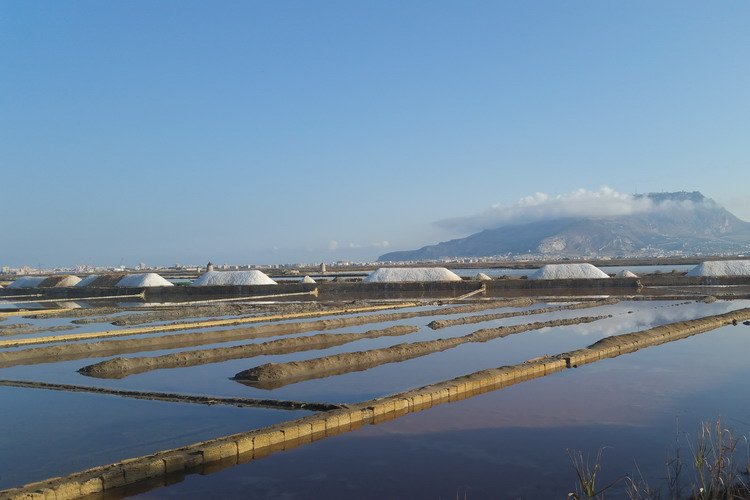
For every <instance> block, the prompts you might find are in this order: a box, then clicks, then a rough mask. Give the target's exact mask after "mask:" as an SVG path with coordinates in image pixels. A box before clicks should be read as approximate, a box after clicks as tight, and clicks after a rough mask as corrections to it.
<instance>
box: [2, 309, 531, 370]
mask: <svg viewBox="0 0 750 500" xmlns="http://www.w3.org/2000/svg"><path fill="white" fill-rule="evenodd" d="M531 303H533V302H532V301H530V300H529V299H520V300H501V301H489V302H479V303H476V304H467V305H463V306H451V307H440V308H435V309H427V310H424V311H409V312H397V313H385V314H372V315H365V316H346V317H341V318H331V319H323V320H315V321H306V322H298V323H278V324H269V325H258V326H252V327H246V328H236V329H232V330H212V331H206V332H197V333H179V334H171V335H161V336H158V337H146V338H133V339H120V340H103V341H99V342H86V343H68V344H60V345H53V346H47V347H32V348H29V349H19V350H15V351H0V367H8V366H16V365H24V364H38V363H54V362H57V361H69V360H73V359H82V358H90V357H102V356H114V355H117V354H127V353H132V352H143V351H158V350H161V349H175V348H182V347H194V346H199V345H206V344H215V343H219V342H230V341H236V340H248V339H255V338H263V337H275V336H278V335H293V334H297V333H306V332H312V331H322V330H333V329H336V328H345V327H347V326H359V325H366V324H371V323H383V322H386V321H397V320H401V319H409V318H416V317H422V316H435V315H443V314H463V313H467V312H472V311H481V310H485V309H493V308H498V307H520V306H526V305H529V304H531ZM391 307H393V306H391ZM130 331H132V329H131V330H130ZM11 344H12V342H11Z"/></svg>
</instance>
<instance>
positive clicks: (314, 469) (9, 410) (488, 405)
mask: <svg viewBox="0 0 750 500" xmlns="http://www.w3.org/2000/svg"><path fill="white" fill-rule="evenodd" d="M550 305H555V306H556V305H559V303H556V304H546V303H542V302H540V303H536V304H534V305H532V306H528V307H525V308H512V309H511V308H501V309H497V310H491V311H481V312H477V313H471V314H467V315H473V314H477V315H480V314H487V313H488V312H498V313H501V312H504V311H506V310H507V311H510V310H514V311H515V310H526V309H533V308H544V307H548V306H550ZM748 305H750V302H748V301H733V302H725V301H718V302H715V303H712V304H705V303H702V302H688V303H686V302H685V301H654V302H649V301H638V302H619V303H617V304H609V305H603V306H600V307H596V308H591V309H586V310H585V311H576V310H564V311H555V312H550V313H545V314H539V315H532V316H523V317H512V318H503V319H497V320H493V321H487V322H482V323H477V324H464V325H455V326H450V327H447V328H444V329H441V330H437V331H434V330H432V329H430V328H428V327H427V324H428V323H429V322H431V321H433V320H440V319H447V318H448V316H440V315H436V316H429V317H416V318H409V319H404V320H397V321H389V322H382V323H375V324H365V325H360V326H353V327H345V328H340V329H335V330H327V331H326V332H325V333H332V334H335V333H362V332H365V331H368V330H372V329H375V328H378V329H381V328H389V327H391V326H398V325H408V326H414V327H417V329H416V331H415V332H414V333H410V334H408V335H404V336H399V337H382V338H364V339H361V340H357V341H354V342H351V343H347V344H344V345H339V346H335V347H332V348H328V349H321V350H312V351H302V352H296V353H287V354H280V355H267V356H256V357H253V358H247V359H233V360H229V361H223V362H218V363H210V364H205V365H200V366H189V367H185V368H171V369H161V370H154V371H151V372H147V373H141V374H137V375H132V376H129V377H126V378H123V379H92V378H91V377H86V376H84V375H82V374H80V373H78V372H77V370H78V369H80V368H82V367H83V366H85V365H90V364H92V363H97V362H100V361H105V360H107V359H110V358H111V357H92V358H87V359H77V360H71V361H60V362H50V363H43V364H36V365H26V366H13V367H7V368H0V379H5V380H27V381H43V382H51V383H58V384H74V385H83V386H93V387H106V388H112V389H128V390H136V391H156V392H176V393H180V394H188V395H190V394H193V395H209V396H222V397H238V398H264V399H276V400H294V401H307V402H320V403H354V402H359V401H363V400H367V399H370V398H372V397H378V396H384V395H388V394H392V393H395V392H398V391H402V390H406V389H410V388H415V387H419V386H422V385H425V384H429V383H434V382H439V381H442V380H446V379H449V378H452V377H456V376H459V375H463V374H467V373H472V372H475V371H478V370H482V369H485V368H490V367H496V366H501V365H508V364H514V363H519V362H522V361H524V360H526V359H530V358H534V357H537V356H542V355H545V354H555V353H559V352H565V351H568V350H572V349H577V348H581V347H584V346H587V345H589V344H591V343H593V342H595V341H597V340H599V339H601V338H604V337H606V336H610V335H617V334H621V333H627V332H631V331H636V330H641V329H644V328H649V327H652V326H658V325H661V324H666V323H670V322H674V321H681V320H686V319H694V318H698V317H703V316H707V315H712V314H719V313H723V312H727V311H729V310H735V309H739V308H741V307H748ZM426 308H428V307H427V306H426V307H425V308H414V309H413V310H421V309H426ZM589 315H612V317H611V318H606V319H602V320H600V321H596V322H593V323H587V324H578V325H567V326H560V327H554V328H545V329H542V330H538V331H530V332H525V333H520V334H516V335H511V336H508V337H505V338H498V339H495V340H491V341H488V342H485V343H480V344H465V345H461V346H458V347H456V348H454V349H450V350H447V351H443V352H438V353H434V354H430V355H427V356H423V357H420V358H416V359H411V360H408V361H403V362H397V363H389V364H385V365H381V366H377V367H374V368H371V369H368V370H364V371H359V372H353V373H346V374H342V375H335V376H331V377H326V378H321V379H316V380H309V381H305V382H300V383H296V384H290V385H287V386H284V387H281V388H278V389H273V390H264V389H261V388H257V387H249V386H246V385H243V384H240V383H238V382H236V381H234V380H232V379H231V377H233V376H234V374H236V373H237V372H239V371H241V370H244V369H247V368H248V367H252V366H258V365H261V364H263V363H268V362H275V363H277V362H288V361H301V360H306V359H311V358H315V357H320V356H323V355H331V354H338V353H345V352H356V351H362V350H368V349H378V348H384V347H389V346H393V345H396V344H399V343H402V342H420V341H426V340H434V339H439V338H453V337H459V336H463V335H467V334H470V333H471V332H474V331H476V330H479V329H482V328H494V327H499V326H510V325H522V324H526V323H529V322H532V321H551V320H556V319H564V318H576V317H580V316H589ZM72 319H74V318H48V319H27V318H23V317H18V318H12V319H6V320H5V321H3V322H0V326H6V327H7V326H8V325H10V324H13V323H30V324H31V325H32V326H33V327H35V328H38V327H44V326H48V327H54V326H64V325H71V324H72V323H70V321H71V320H72ZM110 321H111V319H110ZM111 328H112V326H111V325H109V324H101V323H92V324H85V325H76V326H75V329H74V330H71V331H72V332H78V331H96V330H97V329H99V330H104V329H111ZM190 331H199V330H190ZM187 332H189V331H186V333H187ZM316 333H318V334H319V333H321V332H315V331H311V332H305V333H302V334H298V335H295V336H296V337H305V336H311V335H315V334H316ZM34 335H35V334H23V335H19V337H21V336H26V337H28V336H34ZM38 335H44V333H39V334H38ZM285 337H289V336H288V335H287V336H285ZM4 338H7V337H4ZM276 338H281V337H270V338H260V339H251V340H243V341H232V342H217V343H215V344H209V345H202V346H200V348H201V349H206V348H211V347H229V346H235V345H247V344H253V343H260V342H266V341H269V340H274V339H276ZM748 348H750V326H745V325H742V324H740V325H738V326H736V327H724V328H720V329H718V330H715V331H712V332H708V333H704V334H701V335H697V336H695V337H691V338H688V339H684V340H680V341H677V342H672V343H669V344H665V345H661V346H657V347H652V348H648V349H644V350H641V351H638V352H636V353H633V354H628V355H624V356H620V357H618V358H614V359H607V360H603V361H600V362H597V363H594V364H591V365H586V366H583V367H581V368H577V369H574V370H565V371H563V372H560V373H556V374H553V375H549V376H547V377H543V378H540V379H535V380H529V381H527V382H523V383H521V384H519V385H515V386H512V387H508V388H505V389H503V390H499V391H495V392H492V393H488V394H484V395H481V396H476V397H473V398H470V399H467V400H464V401H459V402H455V403H450V404H444V405H441V406H438V407H435V408H432V409H430V410H426V411H423V412H420V413H416V414H411V415H407V416H405V417H402V418H399V419H396V420H393V421H390V422H385V423H382V424H379V425H367V426H365V427H363V428H361V429H359V430H357V431H354V432H351V433H348V434H342V435H339V436H335V437H331V438H327V439H324V440H321V441H317V442H314V443H312V444H309V445H306V446H301V447H299V448H296V449H293V450H288V451H285V452H282V453H277V454H272V455H270V456H268V457H266V458H263V459H262V460H257V461H253V462H250V463H246V464H242V465H238V466H235V467H229V468H226V469H223V470H222V469H220V468H215V472H213V473H210V474H209V473H208V471H205V472H206V473H205V475H200V474H194V475H187V476H173V477H167V478H162V479H160V480H157V481H155V482H153V483H151V484H150V485H136V486H134V487H131V488H130V489H125V490H121V491H116V492H114V493H108V496H110V497H111V496H114V497H120V496H124V495H130V494H138V495H143V496H145V497H148V498H163V497H170V496H175V497H176V496H180V497H187V498H203V497H205V496H208V495H220V496H222V497H231V496H238V495H240V496H246V494H249V493H248V492H252V493H253V497H256V496H257V497H260V498H278V497H284V498H310V497H311V492H315V493H314V495H312V496H314V497H316V498H321V497H323V498H326V497H328V498H351V497H353V496H355V497H360V498H383V497H386V498H446V497H449V498H455V497H456V495H457V494H458V495H459V497H461V498H463V494H464V492H466V493H467V498H563V497H565V495H566V494H567V493H568V492H569V491H572V489H573V487H574V482H575V473H574V471H573V469H572V468H571V467H570V465H569V459H568V456H567V454H566V449H568V448H570V449H579V450H583V451H585V452H595V451H596V450H597V449H599V448H600V447H603V446H606V447H607V449H606V451H605V454H604V457H605V469H604V472H603V473H604V476H605V478H616V477H618V475H623V474H626V473H631V472H633V470H634V465H633V464H634V461H637V463H638V466H639V468H640V470H641V471H642V472H643V473H644V475H645V476H647V477H649V478H652V480H653V481H654V483H655V484H656V485H659V483H658V479H659V478H660V477H661V476H663V475H664V471H663V466H662V465H661V464H662V463H663V461H664V456H665V454H666V452H667V449H668V447H669V446H670V445H671V444H672V442H673V440H674V435H675V433H676V432H677V430H678V425H677V421H679V431H680V432H690V433H692V434H694V433H695V430H696V425H697V423H698V422H699V421H701V420H706V419H711V418H715V417H716V416H717V415H721V416H723V417H724V418H725V422H726V423H727V425H729V426H731V427H732V428H733V429H734V430H735V431H736V432H737V433H738V434H750V398H748V397H747V396H746V395H747V394H750V392H748V389H750V387H749V386H750V377H749V375H750V364H748V363H747V362H746V359H747V355H746V353H747V352H748ZM193 349H196V348H195V347H185V348H175V349H164V350H159V351H147V352H140V353H133V354H128V356H130V355H132V356H158V355H163V354H169V353H178V352H182V351H186V350H193ZM0 401H2V404H0V419H2V420H0V421H2V422H3V423H4V424H3V425H4V428H5V429H6V432H4V433H3V435H2V439H0V489H1V488H8V487H12V486H20V485H22V484H24V483H26V482H30V481H35V480H42V479H45V478H47V477H51V476H55V475H62V474H67V473H71V472H75V471H77V470H80V469H83V468H87V467H92V466H95V465H101V464H105V463H109V462H112V461H115V460H120V459H124V458H128V457H134V456H139V455H143V454H147V453H151V452H154V451H157V450H162V449H166V448H171V447H175V446H180V445H184V444H189V443H193V442H196V441H199V440H202V439H207V438H212V437H218V436H222V435H226V434H230V433H235V432H242V431H247V430H250V429H254V428H259V427H263V426H266V425H269V424H272V423H275V422H281V421H285V420H292V419H296V418H299V417H300V416H302V415H307V414H309V412H306V411H290V410H276V409H267V408H248V407H243V408H235V407H231V406H226V405H211V406H207V405H196V404H184V403H174V402H164V401H144V400H136V399H129V398H122V397H117V396H111V395H100V394H88V393H69V392H59V391H49V390H39V389H26V388H11V387H0ZM7 429H13V432H7ZM683 451H684V452H685V453H686V454H687V453H689V450H688V448H687V441H685V442H684V444H683ZM165 481H166V483H168V484H169V486H168V487H166V488H164V487H160V488H157V489H149V488H152V487H154V486H158V485H163V484H165ZM612 496H613V497H618V495H617V494H615V495H612Z"/></svg>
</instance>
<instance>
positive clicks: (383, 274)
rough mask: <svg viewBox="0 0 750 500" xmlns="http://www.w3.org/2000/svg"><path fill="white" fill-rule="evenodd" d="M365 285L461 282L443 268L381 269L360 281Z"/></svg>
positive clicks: (458, 277)
mask: <svg viewBox="0 0 750 500" xmlns="http://www.w3.org/2000/svg"><path fill="white" fill-rule="evenodd" d="M362 281H363V282H365V283H401V282H406V281H461V277H460V276H458V275H457V274H456V273H453V272H451V271H449V270H447V269H446V268H444V267H381V268H380V269H377V270H375V271H373V272H371V273H370V274H368V275H367V276H366V277H365V279H363V280H362Z"/></svg>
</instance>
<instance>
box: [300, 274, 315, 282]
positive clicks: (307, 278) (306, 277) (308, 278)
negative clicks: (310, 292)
mask: <svg viewBox="0 0 750 500" xmlns="http://www.w3.org/2000/svg"><path fill="white" fill-rule="evenodd" d="M302 283H315V280H314V279H312V278H311V277H309V276H305V277H304V278H302Z"/></svg>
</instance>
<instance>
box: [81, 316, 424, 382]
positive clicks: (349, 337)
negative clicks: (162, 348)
mask: <svg viewBox="0 0 750 500" xmlns="http://www.w3.org/2000/svg"><path fill="white" fill-rule="evenodd" d="M418 330H419V327H416V326H406V325H400V326H392V327H390V328H384V329H380V330H370V331H367V332H364V333H321V334H318V335H312V336H310V337H293V338H289V339H280V340H272V341H270V342H263V343H260V344H250V345H240V346H234V347H218V348H215V349H203V350H199V351H183V352H176V353H172V354H165V355H163V356H154V357H140V358H114V359H109V360H106V361H102V362H101V363H96V364H93V365H88V366H84V367H83V368H81V369H80V370H78V371H79V372H80V373H82V374H83V375H88V376H90V377H98V378H124V377H127V376H128V375H133V374H136V373H143V372H147V371H151V370H158V369H162V368H182V367H186V366H196V365H204V364H209V363H219V362H221V361H228V360H230V359H242V358H251V357H253V356H261V355H264V354H287V353H291V352H299V351H311V350H315V349H327V348H329V347H334V346H338V345H343V344H348V343H349V342H354V341H357V340H362V339H374V338H378V337H396V336H400V335H408V334H410V333H414V332H416V331H418Z"/></svg>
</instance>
